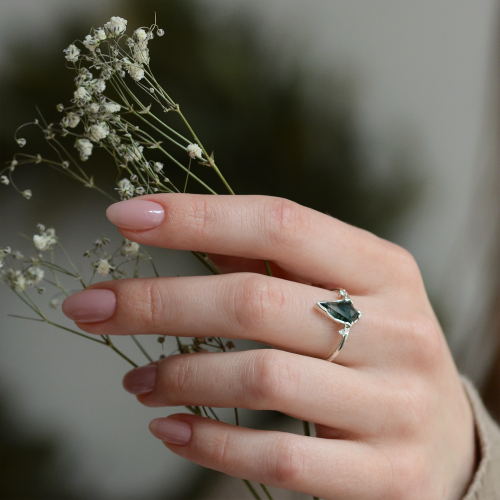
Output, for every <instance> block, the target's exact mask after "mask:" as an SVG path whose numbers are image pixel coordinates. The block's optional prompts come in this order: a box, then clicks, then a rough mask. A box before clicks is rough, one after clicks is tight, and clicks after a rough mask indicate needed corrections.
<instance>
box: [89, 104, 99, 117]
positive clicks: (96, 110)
mask: <svg viewBox="0 0 500 500" xmlns="http://www.w3.org/2000/svg"><path fill="white" fill-rule="evenodd" d="M88 110H89V111H90V112H91V113H93V114H95V115H96V114H97V113H99V104H97V103H96V102H93V103H91V104H89V107H88Z"/></svg>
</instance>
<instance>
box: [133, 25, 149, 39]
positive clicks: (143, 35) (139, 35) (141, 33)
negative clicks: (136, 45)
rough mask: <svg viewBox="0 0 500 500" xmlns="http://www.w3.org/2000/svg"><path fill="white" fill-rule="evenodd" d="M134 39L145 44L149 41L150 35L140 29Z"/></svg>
mask: <svg viewBox="0 0 500 500" xmlns="http://www.w3.org/2000/svg"><path fill="white" fill-rule="evenodd" d="M134 37H135V39H136V40H138V41H139V42H144V41H145V40H147V39H148V34H147V33H146V31H144V30H143V29H142V28H139V29H136V30H135V31H134Z"/></svg>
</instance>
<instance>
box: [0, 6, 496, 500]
mask: <svg viewBox="0 0 500 500" xmlns="http://www.w3.org/2000/svg"><path fill="white" fill-rule="evenodd" d="M155 12H156V15H157V20H158V24H159V25H160V27H162V28H163V29H164V30H165V32H166V34H165V36H164V37H163V38H162V39H160V40H156V39H155V40H154V43H151V44H150V45H151V56H152V67H153V71H154V73H155V76H156V77H157V79H158V81H160V82H161V83H162V85H163V86H164V88H166V89H167V91H168V92H169V94H170V95H171V96H172V97H173V98H174V99H175V100H176V101H177V102H179V103H180V104H181V106H182V108H183V111H184V113H185V114H186V115H187V116H188V117H189V118H190V121H191V123H192V124H193V125H194V128H195V129H196V131H197V132H198V133H199V134H200V136H201V137H202V138H203V142H204V143H205V144H207V145H208V146H209V147H210V148H211V149H213V150H214V151H215V153H216V158H217V164H218V166H219V168H221V170H222V171H223V172H224V174H225V176H226V178H227V179H228V181H229V183H230V184H231V185H232V187H233V188H234V190H235V191H236V192H237V193H240V194H249V193H260V194H268V195H276V196H283V197H287V198H290V199H293V200H295V201H297V202H299V203H302V204H304V205H307V206H310V207H312V208H315V209H317V210H320V211H322V212H327V213H329V214H331V215H333V216H335V217H338V218H340V219H341V220H344V221H346V222H349V223H351V224H354V225H356V226H359V227H363V228H366V229H368V230H370V231H373V232H375V233H376V234H378V235H380V236H382V237H385V238H388V239H390V240H392V241H394V242H396V243H398V244H400V245H402V246H404V247H405V248H407V249H408V250H410V251H411V252H412V253H413V254H414V255H415V257H416V259H417V261H418V263H419V265H420V267H421V270H422V274H423V277H424V281H425V283H426V286H427V289H428V292H429V295H430V297H431V300H432V302H433V305H434V307H435V309H436V311H437V313H438V316H439V318H440V321H441V323H442V325H443V328H444V331H445V333H446V335H447V338H448V341H449V343H450V346H451V349H452V351H453V354H454V356H455V359H456V361H457V364H458V366H459V368H460V371H461V372H462V373H464V374H466V375H467V376H468V377H470V378H471V379H472V380H473V381H474V383H475V384H476V385H477V386H478V387H480V388H481V389H482V391H483V395H484V397H485V399H486V402H487V404H488V405H489V408H490V410H491V411H492V413H493V414H494V415H495V416H496V417H497V418H500V408H499V405H500V403H499V400H500V396H499V394H500V382H499V381H500V356H499V333H498V327H499V324H498V317H497V316H496V315H495V311H497V312H496V314H497V315H498V307H497V306H498V305H499V304H498V297H499V294H498V291H499V287H498V284H499V283H500V280H499V279H498V278H499V273H498V262H499V261H500V254H499V252H498V250H499V247H498V221H499V220H500V219H499V215H500V214H499V210H498V192H499V191H498V188H499V185H498V172H499V169H500V167H499V162H498V158H499V155H498V116H499V111H500V109H499V106H498V94H499V92H498V91H499V89H500V86H499V84H498V83H499V81H498V74H497V73H498V71H497V69H498V63H497V60H498V56H499V50H498V48H499V47H498V46H499V44H498V27H499V23H498V21H499V20H500V18H499V16H498V14H499V12H498V5H497V2H496V1H494V0H440V1H438V2H436V1H435V0H405V1H404V2H401V1H400V0H377V2H368V1H365V0H354V1H349V2H347V1H345V0H308V2H303V1H300V0H162V1H160V0H141V1H140V2H139V1H132V0H128V1H126V0H116V1H115V0H105V1H103V0H87V1H86V2H77V1H76V0H0V117H1V120H0V160H1V162H2V164H4V162H7V161H9V160H10V159H11V158H12V155H13V154H14V153H15V152H17V151H18V148H17V145H16V143H15V141H14V139H13V134H14V131H15V129H16V128H17V127H18V126H19V125H21V124H23V123H25V122H28V121H31V120H32V119H33V118H34V117H35V116H36V109H35V106H38V107H39V108H40V110H41V111H42V113H43V114H44V116H45V117H46V119H47V120H48V121H49V122H51V121H58V120H60V117H61V115H59V114H58V113H57V112H56V109H55V106H56V104H58V103H60V102H63V103H68V101H69V99H70V98H71V96H72V92H73V90H74V84H73V75H72V73H71V72H69V71H68V70H67V69H65V64H64V62H65V61H64V58H63V53H62V50H63V49H64V48H65V47H67V46H68V45H69V43H71V42H72V41H73V40H74V39H76V38H79V39H82V38H84V36H85V35H86V34H88V32H89V29H90V27H91V26H93V27H99V26H102V25H103V24H104V23H105V22H106V21H108V20H109V18H110V17H111V16H114V15H118V16H121V17H124V18H126V19H127V20H128V21H129V24H128V28H129V30H128V31H129V32H130V31H131V30H132V29H135V28H136V27H138V26H148V25H150V24H151V23H152V22H153V20H154V13H155ZM26 137H27V139H28V141H30V145H32V147H35V146H37V144H38V143H37V142H36V141H37V139H36V137H35V135H34V134H33V137H32V136H30V135H27V136H26ZM27 149H28V147H27ZM30 151H34V150H33V149H30ZM242 151H243V152H244V153H245V154H241V152H242ZM94 168H95V175H96V180H98V181H99V182H101V183H102V184H104V185H111V183H112V182H113V178H114V173H111V174H109V173H106V169H105V168H102V169H101V168H100V165H99V164H98V165H96V166H95V167H94ZM112 170H113V169H108V171H110V172H111V171H112ZM16 179H17V183H18V185H19V186H20V187H21V188H22V189H26V188H31V189H32V190H33V193H34V196H33V198H32V200H30V201H27V200H25V199H23V198H22V197H20V196H19V195H17V194H16V193H15V191H14V190H12V189H10V188H8V187H5V186H0V247H5V246H7V245H10V246H12V247H13V248H16V249H17V248H18V249H20V250H22V251H25V252H27V253H28V254H29V252H30V245H29V244H27V243H26V242H25V240H24V239H23V237H22V234H25V235H26V234H27V235H32V234H34V232H35V225H36V224H37V223H39V222H41V223H44V224H46V225H47V226H49V227H51V226H53V227H56V229H57V231H58V235H59V236H60V238H61V240H62V241H63V243H65V246H66V247H67V249H68V251H69V252H70V254H71V255H74V256H76V258H77V259H79V257H80V256H81V254H82V253H83V250H85V249H87V248H88V247H89V246H91V244H92V243H93V241H94V240H95V239H96V237H99V236H102V235H106V236H108V237H110V238H111V240H112V241H114V242H115V243H117V244H118V243H119V242H120V237H119V235H118V233H117V232H116V231H115V230H114V228H113V227H112V225H111V224H109V223H108V222H107V220H106V218H105V216H104V211H105V209H106V207H107V205H108V202H107V200H106V199H105V198H103V197H102V196H101V195H99V194H98V193H95V192H93V191H89V190H85V189H84V188H83V187H81V185H80V184H77V183H74V182H72V181H71V180H68V179H65V178H63V177H61V176H58V175H57V174H55V173H53V172H51V171H48V170H47V169H45V168H42V166H41V165H34V166H29V167H27V168H25V169H19V171H18V173H17V177H16ZM154 255H155V257H156V261H157V262H160V268H161V272H162V274H164V275H183V274H200V273H204V268H202V267H201V266H200V265H199V264H198V263H197V262H196V261H194V259H193V258H192V256H190V255H189V254H184V253H182V252H174V251H164V252H158V251H154ZM80 261H83V259H80ZM21 306H22V304H20V303H19V301H18V299H17V298H16V297H15V296H14V294H13V293H12V292H11V291H10V290H9V289H7V288H6V287H2V288H0V457H1V467H0V498H2V499H73V498H74V499H87V498H92V499H103V500H104V499H106V500H107V499H130V500H135V499H137V500H139V499H149V500H151V499H209V498H213V499H223V498H227V499H235V498H250V496H249V494H248V493H247V491H246V490H245V489H244V487H243V486H242V484H241V482H240V481H239V480H236V479H232V478H226V477H224V476H222V475H220V474H218V473H215V472H212V471H208V470H205V469H203V468H201V467H198V466H196V465H194V464H191V463H189V462H186V461H184V460H183V459H181V458H179V457H177V456H174V455H173V454H171V453H170V452H169V451H168V450H166V449H165V448H164V447H163V446H162V445H161V443H158V442H157V440H156V439H155V438H153V437H152V436H151V435H150V433H149V431H148V429H147V424H148V423H149V421H150V420H151V419H152V418H154V417H156V416H164V415H167V414H169V413H174V412H176V411H179V409H171V410H168V411H165V410H162V409H158V410H151V409H147V408H142V407H141V406H140V405H139V404H138V403H137V402H136V401H135V400H134V398H132V397H130V396H129V395H127V394H126V393H125V392H124V391H123V390H122V389H121V378H122V376H123V374H124V373H125V371H127V370H128V366H127V365H126V364H125V362H123V360H121V359H120V358H118V357H117V356H116V355H113V353H112V352H108V350H106V349H103V348H101V347H100V346H97V345H93V343H91V342H87V341H85V340H82V339H79V338H76V337H74V336H72V335H70V334H67V333H64V332H61V331H54V330H53V329H51V328H49V327H47V326H45V325H42V326H41V327H39V325H38V324H37V323H29V322H24V321H23V320H18V319H14V318H11V317H9V316H7V314H12V313H13V314H26V311H25V309H24V308H23V307H21ZM54 315H55V316H56V317H61V316H62V314H61V313H60V311H56V312H54ZM60 321H61V322H64V320H63V319H62V318H60ZM68 324H69V323H68ZM146 343H147V345H148V348H150V349H151V352H155V353H156V354H157V355H159V354H160V353H161V352H162V351H161V346H160V345H159V344H157V343H156V339H148V340H146ZM89 344H90V345H89ZM241 347H245V345H242V346H241ZM165 349H167V348H165ZM165 353H166V354H168V352H167V351H165ZM133 354H134V356H135V358H136V359H140V353H138V352H134V353H133ZM140 362H144V360H143V361H140ZM181 411H182V409H181ZM243 418H244V420H243V424H245V425H250V426H254V427H259V428H280V429H283V428H284V429H287V430H289V431H290V432H301V431H302V428H301V425H300V423H297V422H295V421H293V420H292V419H289V418H288V417H284V416H283V415H280V414H278V413H274V412H245V414H244V417H243ZM273 494H274V496H275V498H276V499H278V498H282V499H287V498H290V499H291V498H297V499H298V498H303V497H302V496H300V495H297V494H294V493H291V492H285V491H278V490H276V489H273Z"/></svg>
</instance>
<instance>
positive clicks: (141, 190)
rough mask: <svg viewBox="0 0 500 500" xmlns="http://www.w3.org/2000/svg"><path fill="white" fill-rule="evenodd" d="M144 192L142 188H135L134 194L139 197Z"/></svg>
mask: <svg viewBox="0 0 500 500" xmlns="http://www.w3.org/2000/svg"><path fill="white" fill-rule="evenodd" d="M145 192H146V190H145V189H144V188H143V187H142V186H139V187H136V188H135V194H138V195H139V196H142V195H143V194H144V193H145Z"/></svg>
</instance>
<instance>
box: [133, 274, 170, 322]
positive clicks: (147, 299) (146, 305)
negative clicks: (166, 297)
mask: <svg viewBox="0 0 500 500" xmlns="http://www.w3.org/2000/svg"><path fill="white" fill-rule="evenodd" d="M138 297H140V299H139V301H140V303H139V307H138V311H137V312H138V315H139V316H140V319H141V321H142V322H143V324H146V325H148V326H150V327H152V328H153V329H154V328H156V327H158V326H161V324H162V320H163V316H164V311H163V297H162V291H161V288H160V286H159V285H158V283H157V280H146V281H144V282H143V284H142V285H141V287H140V289H139V290H138Z"/></svg>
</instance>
